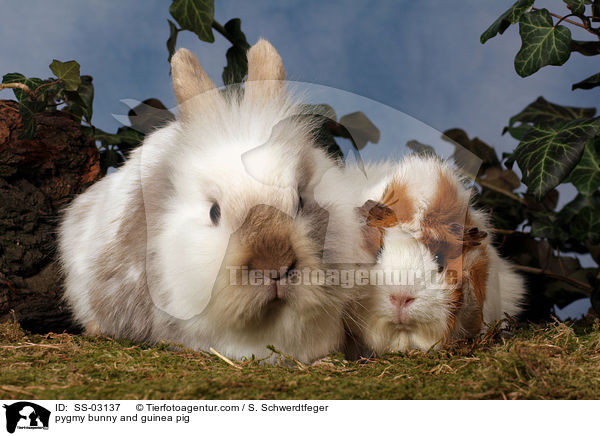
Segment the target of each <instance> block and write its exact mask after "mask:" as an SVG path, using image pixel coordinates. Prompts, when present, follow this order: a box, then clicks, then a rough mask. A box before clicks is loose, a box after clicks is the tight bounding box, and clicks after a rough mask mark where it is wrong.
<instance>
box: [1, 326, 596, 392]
mask: <svg viewBox="0 0 600 436" xmlns="http://www.w3.org/2000/svg"><path fill="white" fill-rule="evenodd" d="M500 333H501V332H498V331H493V332H492V333H491V334H489V335H487V336H485V337H483V338H481V339H480V340H478V341H477V342H474V343H465V344H459V345H457V346H455V347H453V348H452V349H446V350H443V351H439V352H430V353H423V352H417V351H412V352H409V353H404V354H389V355H385V356H381V357H378V358H374V359H368V360H367V359H365V360H363V361H361V362H347V361H345V360H343V358H342V357H341V356H340V355H337V354H336V355H331V356H329V357H328V358H326V359H323V360H322V361H320V362H318V363H317V364H315V365H312V366H310V367H305V366H303V365H298V364H294V363H291V364H290V365H265V364H261V363H260V362H257V361H253V360H248V361H236V362H227V361H225V360H223V359H222V358H220V357H218V356H216V355H214V354H208V353H201V352H194V351H192V350H186V349H182V348H179V350H178V351H172V349H173V347H172V346H169V345H168V344H164V345H160V346H152V347H151V346H147V345H143V344H134V343H131V342H128V341H124V340H113V339H110V338H105V337H86V336H78V335H69V334H54V333H51V334H48V335H44V336H39V335H30V334H27V333H26V332H23V331H22V330H21V329H20V328H19V326H18V324H15V323H6V324H1V325H0V361H1V362H2V370H1V372H0V397H4V398H11V399H12V398H14V399H17V398H18V399H30V398H38V399H75V398H78V399H83V398H87V399H143V398H154V399H161V398H162V399H167V398H172V399H242V398H244V399H293V398H303V399H353V398H357V399H392V398H397V399H408V398H423V399H425V398H429V399H436V398H440V399H442V398H445V399H456V398H470V399H486V398H509V399H517V398H519V399H521V398H537V399H550V398H563V399H567V398H589V399H598V398H600V324H599V323H598V321H597V320H596V321H583V322H579V323H577V324H565V323H560V322H555V323H551V324H547V325H527V326H524V327H523V326H521V327H520V328H519V329H517V331H516V333H515V334H514V335H512V337H510V338H508V339H504V338H502V336H503V335H502V334H500ZM275 352H277V351H276V350H275Z"/></svg>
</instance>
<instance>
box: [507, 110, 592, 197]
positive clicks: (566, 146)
mask: <svg viewBox="0 0 600 436" xmlns="http://www.w3.org/2000/svg"><path fill="white" fill-rule="evenodd" d="M599 128H600V119H598V118H595V119H592V120H573V121H566V122H562V123H556V124H550V125H534V126H532V128H531V130H530V131H529V133H528V134H527V135H526V136H525V138H524V139H523V141H521V143H520V144H519V145H518V146H517V148H516V150H515V152H514V153H513V157H514V159H515V160H516V161H517V163H518V164H519V168H520V169H521V173H522V174H523V183H525V184H526V185H527V187H528V188H529V190H530V191H531V192H532V193H533V194H534V195H535V197H536V198H537V199H538V200H541V199H542V198H543V197H544V196H545V195H546V194H547V193H548V192H549V191H550V190H551V189H553V188H554V187H556V186H557V185H558V184H559V183H561V182H562V181H563V180H564V179H565V178H566V177H567V176H568V175H569V173H570V172H571V171H572V170H573V168H574V167H575V165H577V163H578V162H579V160H580V158H581V155H582V153H583V149H584V146H585V143H586V142H587V141H588V140H589V139H590V138H592V137H593V136H595V135H596V133H597V132H598V130H599Z"/></svg>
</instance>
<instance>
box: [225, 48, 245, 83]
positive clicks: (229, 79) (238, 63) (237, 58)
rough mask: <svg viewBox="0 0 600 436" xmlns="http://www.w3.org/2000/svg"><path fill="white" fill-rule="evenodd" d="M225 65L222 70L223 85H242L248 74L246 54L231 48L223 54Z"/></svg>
mask: <svg viewBox="0 0 600 436" xmlns="http://www.w3.org/2000/svg"><path fill="white" fill-rule="evenodd" d="M225 57H226V58H227V65H226V66H225V68H224V69H223V75H222V77H223V83H224V84H225V85H233V84H234V83H242V81H243V80H244V77H246V74H247V73H248V58H247V57H246V52H245V51H244V50H240V49H239V48H238V47H236V46H233V47H230V48H229V50H227V53H226V54H225Z"/></svg>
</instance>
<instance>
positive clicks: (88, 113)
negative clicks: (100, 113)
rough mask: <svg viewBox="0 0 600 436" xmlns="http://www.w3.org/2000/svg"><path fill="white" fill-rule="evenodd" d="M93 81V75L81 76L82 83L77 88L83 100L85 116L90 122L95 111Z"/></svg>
mask: <svg viewBox="0 0 600 436" xmlns="http://www.w3.org/2000/svg"><path fill="white" fill-rule="evenodd" d="M92 81H93V78H92V76H87V75H84V76H81V85H79V88H77V93H78V94H79V97H81V100H82V101H83V116H84V118H85V120H86V121H87V122H88V123H91V122H92V115H93V113H94V111H93V106H94V85H93V84H92Z"/></svg>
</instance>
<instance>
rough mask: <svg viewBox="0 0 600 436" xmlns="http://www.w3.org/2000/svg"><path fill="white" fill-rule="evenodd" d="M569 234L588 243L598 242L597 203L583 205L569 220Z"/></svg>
mask: <svg viewBox="0 0 600 436" xmlns="http://www.w3.org/2000/svg"><path fill="white" fill-rule="evenodd" d="M569 231H570V232H571V236H572V237H573V238H575V239H577V240H579V241H585V242H589V243H590V244H597V243H600V208H599V207H598V205H597V204H595V205H588V206H584V207H583V208H582V209H581V210H580V211H579V213H577V215H575V217H573V220H572V221H571V222H570V226H569Z"/></svg>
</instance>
